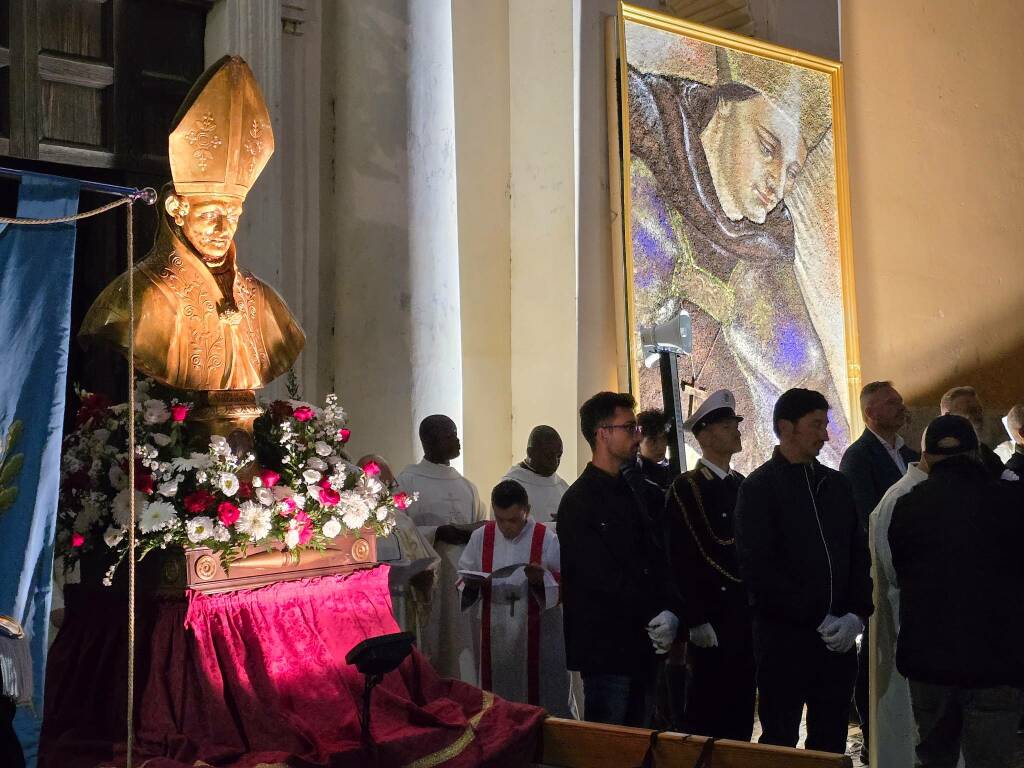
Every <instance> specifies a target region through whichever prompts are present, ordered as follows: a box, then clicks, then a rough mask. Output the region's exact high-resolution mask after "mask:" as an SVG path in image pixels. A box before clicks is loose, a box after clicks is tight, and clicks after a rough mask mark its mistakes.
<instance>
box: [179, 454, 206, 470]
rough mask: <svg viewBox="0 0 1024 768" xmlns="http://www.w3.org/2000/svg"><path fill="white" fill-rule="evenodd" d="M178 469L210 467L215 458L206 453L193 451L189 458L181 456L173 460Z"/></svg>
mask: <svg viewBox="0 0 1024 768" xmlns="http://www.w3.org/2000/svg"><path fill="white" fill-rule="evenodd" d="M171 463H172V464H173V465H174V468H175V469H177V470H189V469H208V468H209V467H210V465H211V464H212V463H213V460H212V459H211V458H210V457H209V455H208V454H205V453H193V454H192V455H191V456H189V457H188V458H187V459H186V458H184V457H179V458H176V459H174V461H172V462H171Z"/></svg>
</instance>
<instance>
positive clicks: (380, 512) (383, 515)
mask: <svg viewBox="0 0 1024 768" xmlns="http://www.w3.org/2000/svg"><path fill="white" fill-rule="evenodd" d="M389 514H391V510H390V509H388V508H387V507H386V506H385V505H383V504H381V505H380V506H379V507H377V508H376V509H375V510H373V516H374V517H376V518H377V522H380V523H383V522H384V521H385V520H387V519H388V515H389Z"/></svg>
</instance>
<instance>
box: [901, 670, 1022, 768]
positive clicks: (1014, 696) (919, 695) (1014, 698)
mask: <svg viewBox="0 0 1024 768" xmlns="http://www.w3.org/2000/svg"><path fill="white" fill-rule="evenodd" d="M909 683H910V703H911V705H912V706H913V709H914V722H915V724H916V725H917V745H916V746H915V751H916V754H917V759H916V761H915V762H914V764H915V765H917V766H922V768H954V767H955V766H956V764H957V759H958V758H959V757H960V752H961V750H962V751H963V755H964V765H965V766H966V768H1005V766H1008V765H1010V763H1011V762H1012V761H1013V754H1014V750H1015V749H1016V746H1017V724H1018V723H1019V722H1020V714H1021V705H1022V703H1024V693H1022V692H1021V691H1020V689H1018V688H1011V687H1009V686H1005V685H1004V686H998V687H995V688H957V687H954V686H950V685H932V684H931V683H922V682H919V681H916V680H910V681H909Z"/></svg>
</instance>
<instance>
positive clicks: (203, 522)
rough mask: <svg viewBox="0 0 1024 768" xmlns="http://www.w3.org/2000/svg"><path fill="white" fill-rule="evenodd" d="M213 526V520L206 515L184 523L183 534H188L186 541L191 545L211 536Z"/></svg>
mask: <svg viewBox="0 0 1024 768" xmlns="http://www.w3.org/2000/svg"><path fill="white" fill-rule="evenodd" d="M213 525H214V523H213V520H212V519H211V518H209V517H207V516H206V515H199V517H193V518H192V519H191V520H189V521H188V522H187V523H185V533H186V534H188V540H189V541H191V542H192V543H193V544H198V543H199V542H201V541H205V540H206V539H208V538H210V537H211V536H213ZM225 530H226V529H225Z"/></svg>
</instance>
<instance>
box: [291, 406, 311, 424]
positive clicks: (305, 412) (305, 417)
mask: <svg viewBox="0 0 1024 768" xmlns="http://www.w3.org/2000/svg"><path fill="white" fill-rule="evenodd" d="M315 415H316V414H315V413H314V412H313V409H312V408H310V407H309V406H308V405H300V406H299V407H298V408H296V409H295V413H293V414H292V416H293V417H294V418H295V420H296V421H309V420H310V419H312V418H313V417H314V416H315Z"/></svg>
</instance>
